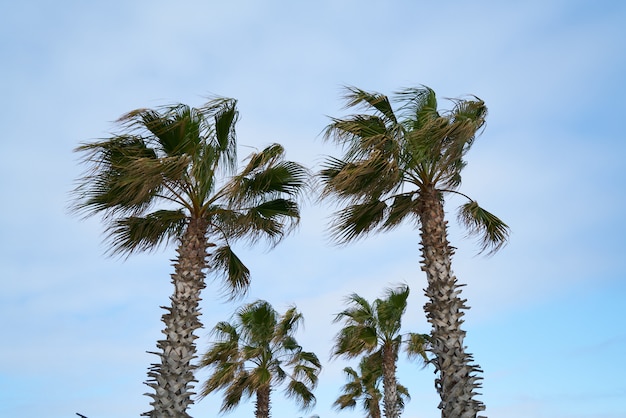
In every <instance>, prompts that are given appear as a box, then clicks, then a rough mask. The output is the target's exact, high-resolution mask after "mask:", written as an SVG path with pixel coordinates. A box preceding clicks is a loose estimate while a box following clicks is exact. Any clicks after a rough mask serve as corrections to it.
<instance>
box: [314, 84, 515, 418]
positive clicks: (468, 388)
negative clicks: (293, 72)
mask: <svg viewBox="0 0 626 418" xmlns="http://www.w3.org/2000/svg"><path fill="white" fill-rule="evenodd" d="M346 102H347V107H358V106H363V107H364V108H365V109H366V111H367V112H366V113H362V114H355V115H351V116H348V117H346V118H344V119H332V123H331V124H330V125H329V126H328V127H327V130H326V132H325V137H326V139H331V140H333V141H335V142H336V143H338V144H340V145H341V146H342V147H343V150H344V156H343V158H342V159H338V158H329V159H328V160H327V161H326V163H325V166H324V169H323V170H322V172H321V178H322V181H323V183H324V191H323V197H329V196H333V197H335V198H337V199H339V200H340V201H342V202H344V203H345V204H346V206H345V207H344V208H343V209H341V210H340V211H339V212H338V213H337V214H336V218H335V221H334V222H333V224H332V225H331V228H332V232H333V235H334V238H335V239H336V240H337V241H339V242H342V243H346V242H349V241H352V240H354V239H357V238H359V237H363V236H365V235H367V234H368V233H370V232H376V231H387V230H390V229H393V228H395V227H397V226H398V225H400V224H401V223H402V222H403V221H405V220H409V221H412V222H414V223H415V224H417V225H419V226H420V229H421V244H422V256H423V259H422V270H424V271H425V272H426V276H427V279H428V287H427V289H426V296H427V297H428V300H429V301H428V303H427V304H426V305H425V306H424V309H425V311H426V314H427V317H428V321H429V322H430V323H431V325H432V341H431V344H430V347H431V350H432V352H433V354H434V355H435V358H434V359H433V360H432V362H433V364H434V365H435V367H436V370H437V372H438V378H437V379H436V381H435V387H436V388H437V390H438V392H439V394H440V396H441V403H440V405H439V408H441V410H442V415H443V417H444V418H447V417H449V418H452V417H454V418H458V417H472V418H473V417H476V415H477V413H479V412H480V411H481V410H483V409H484V408H485V407H484V405H483V403H482V402H480V401H478V400H476V399H475V395H476V394H477V393H476V391H475V389H477V388H479V387H480V383H479V380H480V379H481V377H480V376H478V375H477V373H479V372H480V368H479V367H478V366H476V365H473V364H471V363H472V361H473V360H472V356H471V355H470V354H468V353H466V352H465V346H464V345H463V339H464V336H465V332H464V331H463V330H462V329H461V323H462V322H463V321H462V319H461V317H462V316H463V310H465V309H468V307H467V306H466V305H465V300H463V299H461V298H460V296H459V295H460V293H461V291H460V288H459V286H460V285H459V284H457V279H456V277H455V276H454V274H453V272H452V268H451V258H452V255H453V253H454V251H453V248H452V247H451V246H450V244H449V242H448V238H447V224H446V220H445V217H444V208H443V204H444V197H445V196H446V195H447V194H450V193H453V194H457V195H460V196H462V197H463V198H465V199H467V200H468V202H467V203H466V204H464V205H462V206H461V208H460V211H459V216H458V218H459V220H460V221H461V223H462V224H464V225H465V226H466V227H468V228H469V233H470V235H476V236H478V237H479V238H480V241H481V251H485V250H490V253H493V252H495V251H497V250H498V249H499V248H501V247H502V246H503V245H504V244H505V243H506V241H507V238H508V233H509V229H508V227H507V226H506V225H505V224H504V223H503V222H502V221H501V220H500V219H498V218H497V217H496V216H494V215H493V214H491V213H489V212H487V211H486V210H484V209H482V208H481V207H480V206H479V205H478V203H477V202H476V201H474V200H472V199H470V198H469V197H468V196H466V195H465V194H462V193H460V192H459V191H458V189H459V186H460V184H461V171H462V169H463V167H465V165H466V163H465V161H464V156H465V154H466V153H467V151H469V149H470V147H471V145H472V144H473V142H474V139H475V138H476V135H477V133H478V132H479V131H480V129H481V128H482V127H483V124H484V123H485V117H486V115H487V108H486V106H485V104H484V102H483V101H482V100H480V99H478V98H475V97H474V98H472V99H470V100H454V101H453V103H454V107H453V109H452V110H450V111H447V112H443V113H440V112H439V111H438V110H437V99H436V96H435V93H434V91H433V90H432V89H430V88H428V87H422V88H412V89H406V90H403V91H401V92H399V93H398V94H397V102H398V104H399V108H398V110H397V114H396V111H394V109H393V108H392V106H391V102H390V101H389V99H388V97H387V96H385V95H383V94H380V93H370V92H366V91H364V90H361V89H358V88H354V87H349V88H347V94H346Z"/></svg>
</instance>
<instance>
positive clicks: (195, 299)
mask: <svg viewBox="0 0 626 418" xmlns="http://www.w3.org/2000/svg"><path fill="white" fill-rule="evenodd" d="M206 227H207V225H206V222H205V221H203V220H200V219H192V220H191V221H190V222H189V225H188V226H187V230H186V231H185V234H184V235H183V237H182V239H181V242H180V245H179V247H178V249H177V252H178V259H177V261H176V262H175V263H174V274H172V276H171V277H172V283H173V284H174V294H173V295H172V296H171V297H170V299H171V306H170V307H162V308H163V309H165V310H166V311H167V313H165V314H164V315H163V317H162V321H163V322H164V323H165V329H164V330H163V331H162V332H163V333H164V334H165V339H163V340H159V341H158V342H157V347H158V349H159V350H160V352H158V353H152V354H156V355H158V356H159V357H160V363H159V364H152V366H151V368H150V371H149V372H148V377H149V379H148V382H146V384H147V385H148V386H150V387H151V388H152V389H154V391H155V393H149V394H147V395H148V396H150V397H152V399H153V400H152V402H151V403H150V405H152V410H151V411H149V412H146V413H144V414H142V415H143V416H148V417H152V418H164V417H172V418H174V417H176V418H185V417H189V415H188V414H187V408H188V407H189V405H191V404H192V403H193V400H192V399H191V397H192V395H194V394H195V393H194V392H193V388H194V382H197V380H195V379H194V369H195V366H194V365H192V363H191V362H192V360H193V359H194V358H196V344H195V339H196V338H198V337H197V336H196V335H195V334H194V331H195V330H196V329H198V328H200V327H201V323H200V320H199V316H200V310H199V307H198V304H199V302H200V291H201V290H202V289H203V288H204V287H205V280H204V279H205V272H204V270H205V268H206V267H207V262H206V258H207V241H206V238H205V233H206Z"/></svg>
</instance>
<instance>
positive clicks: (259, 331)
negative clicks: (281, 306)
mask: <svg viewBox="0 0 626 418" xmlns="http://www.w3.org/2000/svg"><path fill="white" fill-rule="evenodd" d="M302 321H303V317H302V314H301V313H299V312H298V311H297V310H296V308H295V307H291V308H289V309H288V310H287V312H285V313H284V314H283V315H280V314H279V313H278V312H276V311H275V310H274V308H272V306H271V305H270V304H269V303H268V302H266V301H263V300H258V301H256V302H254V303H250V304H248V305H245V306H243V307H242V308H240V309H239V310H238V311H237V312H236V314H235V318H234V322H233V323H229V322H219V323H218V324H217V325H216V326H215V328H214V329H213V335H214V336H215V338H216V341H215V342H213V343H212V344H211V346H210V347H209V350H208V351H207V352H206V353H205V354H204V356H203V357H202V361H201V366H202V367H207V368H209V369H210V370H211V372H210V377H209V378H208V380H207V381H206V382H205V383H204V385H203V387H202V392H201V396H207V395H208V394H210V393H212V392H213V391H216V390H223V391H224V399H223V403H222V408H221V412H227V411H230V410H232V409H234V408H235V407H237V406H238V405H239V403H240V401H241V399H242V398H250V397H252V396H253V395H254V396H255V397H256V411H255V416H256V417H257V418H269V416H270V395H271V392H272V390H274V388H275V387H277V386H279V385H281V384H282V383H284V382H285V381H288V384H287V387H286V389H285V393H286V396H287V397H289V398H293V399H295V400H296V402H297V403H298V404H299V405H300V407H301V408H302V409H308V408H311V407H313V406H314V405H315V396H314V395H313V392H312V390H313V389H314V388H315V386H316V385H317V377H318V375H319V372H320V370H321V368H322V366H321V364H320V361H319V360H318V358H317V356H316V355H315V354H314V353H312V352H308V351H303V349H302V347H301V346H300V345H299V344H298V342H297V341H296V339H295V337H294V334H295V332H296V331H297V328H298V326H299V325H300V324H301V323H302Z"/></svg>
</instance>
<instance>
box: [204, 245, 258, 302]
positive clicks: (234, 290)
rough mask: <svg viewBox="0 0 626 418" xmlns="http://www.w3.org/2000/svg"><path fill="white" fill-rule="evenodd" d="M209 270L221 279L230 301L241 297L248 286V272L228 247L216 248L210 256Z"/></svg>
mask: <svg viewBox="0 0 626 418" xmlns="http://www.w3.org/2000/svg"><path fill="white" fill-rule="evenodd" d="M209 265H210V266H211V269H212V270H213V271H215V273H216V274H217V275H218V276H219V277H221V278H222V281H223V283H224V285H225V288H226V290H227V294H228V295H229V297H230V298H231V299H234V298H237V297H239V296H243V295H244V294H245V293H246V292H247V290H248V287H249V286H250V270H249V269H248V268H247V267H246V266H245V265H244V264H243V262H242V261H241V260H240V259H239V257H237V255H236V254H235V253H234V252H233V250H232V248H231V247H230V246H229V245H223V246H221V247H218V248H216V249H215V250H214V251H213V253H212V254H211V261H210V264H209Z"/></svg>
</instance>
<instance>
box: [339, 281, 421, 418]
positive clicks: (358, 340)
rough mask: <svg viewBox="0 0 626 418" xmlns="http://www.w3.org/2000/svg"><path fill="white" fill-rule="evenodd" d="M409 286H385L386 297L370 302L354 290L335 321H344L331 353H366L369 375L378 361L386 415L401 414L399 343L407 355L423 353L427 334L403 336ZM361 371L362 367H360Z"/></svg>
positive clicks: (352, 355) (387, 416)
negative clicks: (397, 376)
mask: <svg viewBox="0 0 626 418" xmlns="http://www.w3.org/2000/svg"><path fill="white" fill-rule="evenodd" d="M408 296H409V287H408V286H406V285H402V286H399V287H398V288H396V289H387V290H386V292H385V298H383V299H376V300H375V301H374V302H373V303H371V304H370V303H369V302H368V301H367V300H366V299H365V298H363V297H362V296H359V295H357V294H356V293H353V294H352V295H350V296H349V297H348V299H347V303H348V304H349V307H348V308H347V309H345V310H344V311H342V312H340V313H339V314H337V316H336V317H335V322H343V323H344V327H343V328H342V329H341V330H340V331H339V332H338V333H337V335H336V337H335V346H334V348H333V355H334V356H345V357H348V358H355V357H358V356H361V355H363V354H367V355H368V357H367V363H366V364H365V365H364V366H367V367H365V371H366V372H367V373H366V375H367V374H368V373H369V374H373V376H369V378H370V379H371V378H375V377H376V372H377V371H376V368H375V367H374V366H373V365H379V367H380V374H381V375H382V380H383V387H384V396H383V405H384V413H385V417H386V418H397V417H399V416H400V410H401V408H400V406H401V405H403V403H402V402H401V401H400V400H399V397H398V382H397V380H396V364H397V360H398V352H399V349H400V346H401V345H403V344H404V347H405V349H406V350H407V352H408V353H409V355H411V356H413V355H417V354H420V355H422V356H424V359H425V353H424V346H425V344H426V336H424V335H422V334H415V333H410V334H408V339H407V340H406V341H403V340H402V337H403V336H402V334H400V328H401V326H402V315H403V314H404V312H405V311H406V304H407V298H408ZM362 371H363V368H362Z"/></svg>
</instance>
